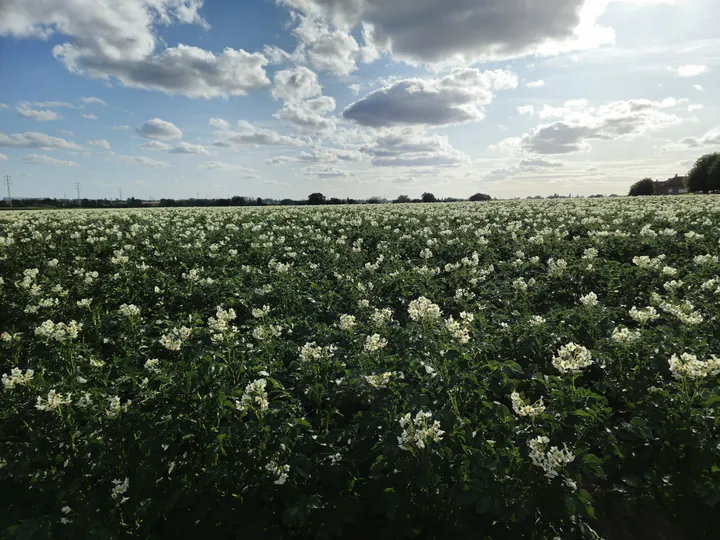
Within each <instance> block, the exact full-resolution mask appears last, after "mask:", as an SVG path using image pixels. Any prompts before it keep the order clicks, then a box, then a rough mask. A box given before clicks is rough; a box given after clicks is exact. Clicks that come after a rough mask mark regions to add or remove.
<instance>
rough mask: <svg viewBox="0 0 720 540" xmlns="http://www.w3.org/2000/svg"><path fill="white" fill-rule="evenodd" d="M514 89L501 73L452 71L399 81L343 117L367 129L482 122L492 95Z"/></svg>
mask: <svg viewBox="0 0 720 540" xmlns="http://www.w3.org/2000/svg"><path fill="white" fill-rule="evenodd" d="M515 87H517V77H516V76H515V75H514V74H512V73H510V72H508V71H502V70H494V71H480V70H478V69H471V68H455V69H453V70H452V71H451V72H450V74H449V75H447V76H445V77H443V78H441V79H421V78H412V79H401V80H398V81H394V82H392V83H390V84H388V85H386V86H384V87H382V88H380V89H379V90H375V91H374V92H371V93H370V94H368V95H367V96H365V97H364V98H362V99H360V100H359V101H356V102H355V103H353V104H351V105H349V106H348V107H347V108H346V109H345V111H343V116H344V117H345V118H346V119H348V120H354V121H355V122H357V123H358V124H361V125H363V126H370V127H387V126H395V125H403V124H405V125H413V124H415V125H433V126H442V125H448V124H458V123H462V122H471V121H478V120H482V119H483V118H484V117H485V108H484V106H485V105H488V104H490V103H492V100H493V97H494V92H495V91H497V90H506V89H510V88H515Z"/></svg>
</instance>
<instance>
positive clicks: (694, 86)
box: [693, 84, 705, 92]
mask: <svg viewBox="0 0 720 540" xmlns="http://www.w3.org/2000/svg"><path fill="white" fill-rule="evenodd" d="M693 88H694V89H695V90H697V91H698V92H702V91H703V90H705V89H704V88H703V87H702V85H701V84H693Z"/></svg>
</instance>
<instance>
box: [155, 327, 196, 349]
mask: <svg viewBox="0 0 720 540" xmlns="http://www.w3.org/2000/svg"><path fill="white" fill-rule="evenodd" d="M191 333H192V329H190V328H186V327H185V326H181V327H180V328H173V329H172V330H170V331H169V332H168V333H167V334H165V335H163V336H162V337H161V338H160V344H161V345H162V346H163V347H165V348H166V349H168V350H169V351H179V350H180V349H181V348H182V346H183V344H184V343H185V341H187V340H188V339H189V338H190V334H191Z"/></svg>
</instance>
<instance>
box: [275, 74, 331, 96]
mask: <svg viewBox="0 0 720 540" xmlns="http://www.w3.org/2000/svg"><path fill="white" fill-rule="evenodd" d="M321 94H322V87H321V86H320V82H319V81H318V77H317V74H316V73H315V72H314V71H311V70H309V69H308V68H306V67H304V66H296V67H294V68H293V69H285V70H282V71H278V72H277V73H276V74H275V88H273V89H272V95H273V97H274V98H275V99H282V100H283V101H286V102H287V101H289V102H295V101H303V100H306V99H310V98H314V97H317V96H319V95H321Z"/></svg>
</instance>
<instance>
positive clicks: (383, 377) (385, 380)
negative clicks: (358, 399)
mask: <svg viewBox="0 0 720 540" xmlns="http://www.w3.org/2000/svg"><path fill="white" fill-rule="evenodd" d="M364 377H365V380H366V381H367V383H368V384H369V385H370V386H372V387H374V388H385V387H386V386H387V385H388V384H389V383H390V379H392V378H393V377H397V378H398V379H404V378H405V376H404V375H403V373H402V371H401V372H397V371H386V372H385V373H381V374H380V375H365V376H364Z"/></svg>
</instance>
